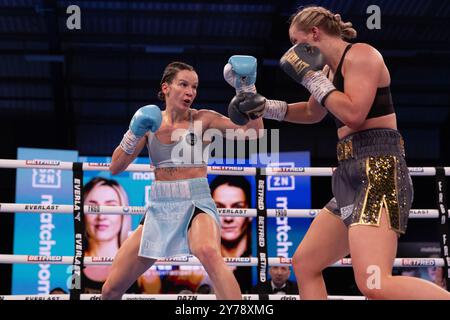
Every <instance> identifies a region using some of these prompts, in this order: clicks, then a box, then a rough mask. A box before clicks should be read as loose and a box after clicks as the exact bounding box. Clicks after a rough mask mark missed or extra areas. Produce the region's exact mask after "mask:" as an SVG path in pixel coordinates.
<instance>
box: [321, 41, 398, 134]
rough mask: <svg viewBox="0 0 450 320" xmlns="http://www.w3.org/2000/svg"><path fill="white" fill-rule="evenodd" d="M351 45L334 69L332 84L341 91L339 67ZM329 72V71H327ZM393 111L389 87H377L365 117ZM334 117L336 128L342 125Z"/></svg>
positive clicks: (342, 86) (342, 83) (342, 78)
mask: <svg viewBox="0 0 450 320" xmlns="http://www.w3.org/2000/svg"><path fill="white" fill-rule="evenodd" d="M351 47H352V44H349V45H348V46H347V47H346V48H345V50H344V53H343V54H342V58H341V61H339V65H338V67H337V69H336V73H335V74H334V79H333V84H334V86H335V87H336V89H338V90H339V91H341V92H344V76H343V75H342V72H341V69H342V64H343V63H344V58H345V55H346V54H347V52H348V50H350V48H351ZM328 73H329V71H328ZM391 113H394V104H393V103H392V95H391V89H390V87H389V86H387V87H383V88H378V89H377V92H376V94H375V99H374V100H373V103H372V106H371V107H370V111H369V113H368V115H367V117H366V119H371V118H377V117H381V116H385V115H388V114H391ZM331 115H332V116H333V118H334V122H335V123H336V126H337V127H338V128H341V127H343V126H344V125H345V124H344V123H342V122H341V121H340V120H339V119H338V118H336V117H335V116H334V115H333V114H331Z"/></svg>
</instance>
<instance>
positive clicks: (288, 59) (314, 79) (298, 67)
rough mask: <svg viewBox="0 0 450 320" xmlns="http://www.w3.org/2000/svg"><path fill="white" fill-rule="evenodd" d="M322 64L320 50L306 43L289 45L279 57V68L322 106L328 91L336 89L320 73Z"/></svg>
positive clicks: (328, 93) (323, 63) (322, 59)
mask: <svg viewBox="0 0 450 320" xmlns="http://www.w3.org/2000/svg"><path fill="white" fill-rule="evenodd" d="M324 65H325V61H324V58H323V56H322V53H321V52H320V50H319V49H318V48H316V47H313V46H310V45H309V44H306V43H299V44H296V45H295V46H293V47H291V48H290V49H289V50H288V51H287V52H286V53H285V54H284V55H283V56H282V57H281V59H280V67H281V69H283V71H284V72H286V73H287V74H288V75H289V76H290V77H291V78H292V79H294V80H295V81H296V82H298V83H300V84H301V85H303V86H304V87H305V88H306V89H308V91H309V92H310V93H311V95H312V96H313V97H314V98H315V99H316V100H317V101H318V102H319V103H320V104H321V105H322V106H323V105H324V104H325V99H326V98H327V97H328V96H329V95H330V93H332V92H333V91H336V90H337V89H336V88H335V87H334V85H333V83H332V82H331V81H330V80H329V79H328V78H327V77H326V76H325V75H324V74H323V73H322V71H321V70H322V68H323V67H324Z"/></svg>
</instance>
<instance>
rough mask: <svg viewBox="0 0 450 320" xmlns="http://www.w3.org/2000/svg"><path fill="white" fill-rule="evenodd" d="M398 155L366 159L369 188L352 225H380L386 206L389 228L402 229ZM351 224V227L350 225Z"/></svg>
mask: <svg viewBox="0 0 450 320" xmlns="http://www.w3.org/2000/svg"><path fill="white" fill-rule="evenodd" d="M398 163H399V160H398V158H397V157H396V156H380V157H369V158H367V159H366V177H367V182H368V183H367V188H366V191H365V195H364V201H363V205H362V207H361V209H360V210H359V212H357V217H356V219H355V220H356V221H357V222H354V223H352V224H350V226H354V225H365V226H374V227H379V226H380V221H381V211H382V209H383V207H384V208H386V215H387V219H388V223H389V228H390V229H392V230H394V231H396V232H399V233H405V231H402V230H400V206H399V203H398V186H397V166H398ZM350 226H349V227H350Z"/></svg>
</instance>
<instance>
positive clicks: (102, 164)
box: [88, 162, 109, 168]
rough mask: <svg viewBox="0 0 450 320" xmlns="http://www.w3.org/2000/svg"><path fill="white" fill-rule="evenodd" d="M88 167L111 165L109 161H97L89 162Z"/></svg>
mask: <svg viewBox="0 0 450 320" xmlns="http://www.w3.org/2000/svg"><path fill="white" fill-rule="evenodd" d="M88 167H102V168H105V167H109V163H97V162H89V163H88Z"/></svg>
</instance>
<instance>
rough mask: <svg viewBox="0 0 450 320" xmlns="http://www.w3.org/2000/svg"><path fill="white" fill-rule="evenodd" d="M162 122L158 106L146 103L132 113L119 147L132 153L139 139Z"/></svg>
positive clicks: (153, 130)
mask: <svg viewBox="0 0 450 320" xmlns="http://www.w3.org/2000/svg"><path fill="white" fill-rule="evenodd" d="M161 122H162V113H161V110H160V109H159V107H158V106H156V105H152V104H150V105H147V106H144V107H142V108H140V109H139V110H138V111H136V113H135V114H134V116H133V118H132V119H131V122H130V127H129V129H128V131H127V132H126V133H125V134H124V136H123V139H122V141H121V142H120V147H121V148H122V150H123V151H124V152H125V153H127V154H133V153H134V151H135V150H136V146H137V144H138V142H139V140H140V139H141V138H142V137H143V136H144V135H145V134H146V133H147V132H148V131H151V132H155V131H156V130H158V129H159V127H160V126H161Z"/></svg>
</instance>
